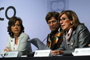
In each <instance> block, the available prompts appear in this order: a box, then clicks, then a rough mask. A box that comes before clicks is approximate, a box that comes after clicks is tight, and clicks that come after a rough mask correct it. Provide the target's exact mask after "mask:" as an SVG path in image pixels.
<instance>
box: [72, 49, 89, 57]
mask: <svg viewBox="0 0 90 60" xmlns="http://www.w3.org/2000/svg"><path fill="white" fill-rule="evenodd" d="M72 54H73V56H90V48H76V49H75V51H74V52H72Z"/></svg>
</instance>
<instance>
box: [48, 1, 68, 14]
mask: <svg viewBox="0 0 90 60" xmlns="http://www.w3.org/2000/svg"><path fill="white" fill-rule="evenodd" d="M67 9H69V1H68V0H48V1H47V11H48V12H50V11H56V12H59V13H60V12H61V11H62V10H67Z"/></svg>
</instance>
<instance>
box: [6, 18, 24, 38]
mask: <svg viewBox="0 0 90 60" xmlns="http://www.w3.org/2000/svg"><path fill="white" fill-rule="evenodd" d="M16 21H19V23H20V26H21V31H20V33H21V32H24V27H23V24H22V20H21V19H20V18H18V17H15V16H14V17H11V18H10V20H9V22H8V27H7V29H8V30H7V31H8V32H9V35H10V36H11V37H14V34H13V32H12V31H11V26H13V25H15V23H16Z"/></svg>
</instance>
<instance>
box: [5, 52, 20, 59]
mask: <svg viewBox="0 0 90 60" xmlns="http://www.w3.org/2000/svg"><path fill="white" fill-rule="evenodd" d="M4 57H5V58H8V57H20V53H19V51H9V52H6V53H5V56H4Z"/></svg>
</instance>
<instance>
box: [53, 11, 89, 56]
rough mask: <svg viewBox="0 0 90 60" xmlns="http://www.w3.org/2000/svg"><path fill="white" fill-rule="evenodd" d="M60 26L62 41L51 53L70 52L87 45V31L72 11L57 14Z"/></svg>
mask: <svg viewBox="0 0 90 60" xmlns="http://www.w3.org/2000/svg"><path fill="white" fill-rule="evenodd" d="M59 20H60V24H61V27H62V29H63V31H64V34H63V42H62V44H61V45H60V47H59V48H58V49H57V50H56V51H52V55H57V54H72V52H73V51H74V49H75V48H83V47H88V43H89V37H90V36H89V31H88V29H87V27H86V26H85V25H84V24H81V23H80V22H79V19H78V17H77V15H76V13H75V12H74V11H71V10H66V11H62V12H61V13H60V14H59Z"/></svg>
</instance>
